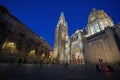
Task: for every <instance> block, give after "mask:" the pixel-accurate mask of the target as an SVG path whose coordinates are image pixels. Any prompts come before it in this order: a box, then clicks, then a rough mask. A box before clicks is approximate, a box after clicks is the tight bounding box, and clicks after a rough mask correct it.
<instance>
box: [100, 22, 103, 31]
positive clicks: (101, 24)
mask: <svg viewBox="0 0 120 80" xmlns="http://www.w3.org/2000/svg"><path fill="white" fill-rule="evenodd" d="M100 28H101V29H102V30H103V29H104V24H103V22H100Z"/></svg>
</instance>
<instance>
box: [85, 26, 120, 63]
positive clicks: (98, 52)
mask: <svg viewBox="0 0 120 80" xmlns="http://www.w3.org/2000/svg"><path fill="white" fill-rule="evenodd" d="M114 36H115V35H114V28H110V27H107V28H106V29H105V31H104V30H103V31H101V32H99V33H96V34H94V35H92V36H89V37H86V38H84V44H85V50H84V51H85V53H84V58H85V61H86V64H98V63H99V59H102V62H103V63H110V64H115V63H118V62H120V52H119V48H118V45H117V43H116V41H115V37H114Z"/></svg>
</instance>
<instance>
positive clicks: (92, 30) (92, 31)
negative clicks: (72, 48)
mask: <svg viewBox="0 0 120 80" xmlns="http://www.w3.org/2000/svg"><path fill="white" fill-rule="evenodd" d="M94 33H95V29H94V26H92V27H91V34H94Z"/></svg>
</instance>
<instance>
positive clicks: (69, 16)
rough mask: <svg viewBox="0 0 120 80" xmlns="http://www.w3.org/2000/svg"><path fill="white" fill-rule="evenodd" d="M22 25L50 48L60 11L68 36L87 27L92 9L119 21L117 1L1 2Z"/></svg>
mask: <svg viewBox="0 0 120 80" xmlns="http://www.w3.org/2000/svg"><path fill="white" fill-rule="evenodd" d="M0 4H1V5H3V6H6V7H7V8H8V9H9V10H10V12H11V13H12V14H13V15H14V16H16V18H18V19H19V20H20V21H21V22H23V24H25V25H26V26H27V27H29V28H30V29H31V30H32V31H33V32H35V33H36V34H38V35H39V36H41V37H43V38H44V39H45V41H46V42H48V44H50V46H51V47H52V48H53V45H54V35H55V28H56V25H57V22H58V19H59V16H60V13H61V12H62V11H63V12H64V15H65V18H66V21H67V23H68V32H69V36H71V34H72V33H74V32H75V31H76V30H77V29H82V28H84V27H85V26H86V25H87V22H88V16H89V14H90V11H91V10H92V8H96V9H97V10H100V9H102V10H104V11H105V12H106V13H107V14H108V15H109V16H110V17H111V18H112V20H113V21H114V24H118V22H120V1H119V0H0Z"/></svg>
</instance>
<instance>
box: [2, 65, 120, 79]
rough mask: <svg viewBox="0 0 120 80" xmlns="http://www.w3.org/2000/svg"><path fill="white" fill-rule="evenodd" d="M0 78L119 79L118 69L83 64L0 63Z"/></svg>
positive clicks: (119, 72)
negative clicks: (92, 68)
mask: <svg viewBox="0 0 120 80" xmlns="http://www.w3.org/2000/svg"><path fill="white" fill-rule="evenodd" d="M0 80H120V71H115V72H96V71H95V70H87V69H85V67H83V66H79V67H76V66H72V65H69V66H68V69H65V68H63V66H58V65H44V66H43V67H42V68H41V67H40V65H39V64H24V65H23V64H22V65H20V66H18V65H16V64H0Z"/></svg>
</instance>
